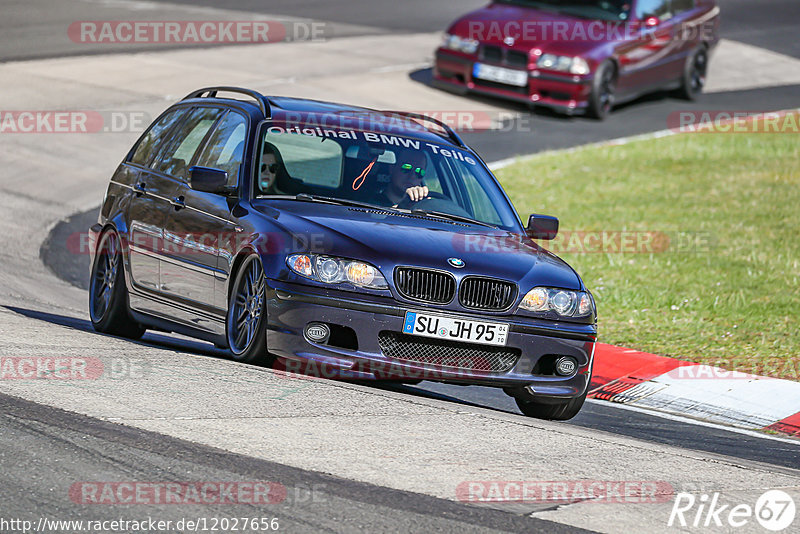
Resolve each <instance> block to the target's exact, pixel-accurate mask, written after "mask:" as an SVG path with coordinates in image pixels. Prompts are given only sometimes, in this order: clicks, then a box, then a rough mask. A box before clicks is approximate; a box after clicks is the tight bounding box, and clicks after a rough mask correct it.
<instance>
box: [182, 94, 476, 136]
mask: <svg viewBox="0 0 800 534" xmlns="http://www.w3.org/2000/svg"><path fill="white" fill-rule="evenodd" d="M221 92H222V93H232V94H235V95H236V97H235V98H225V97H219V96H218V94H219V93H221ZM242 96H246V97H249V98H248V99H246V100H244V99H242V98H241V97H242ZM190 102H191V103H194V102H202V103H207V104H208V103H217V104H224V105H231V104H234V103H235V105H236V107H237V108H239V109H242V110H243V111H246V112H247V113H249V114H250V116H251V119H253V120H254V122H255V121H259V122H260V120H263V119H271V120H272V121H274V122H278V123H290V124H291V125H292V126H301V127H303V126H315V127H317V126H318V127H320V128H322V129H336V128H341V129H344V130H359V131H371V132H376V133H384V134H392V135H401V136H406V137H413V138H415V139H419V140H422V141H429V142H434V143H438V144H442V143H444V144H449V145H452V146H454V147H458V148H464V149H467V146H466V145H465V144H464V142H463V141H462V140H461V138H460V137H459V136H458V134H457V133H455V132H454V131H453V130H452V128H450V126H448V125H447V124H445V123H444V122H442V121H439V120H437V119H435V118H433V117H429V116H427V115H422V114H418V113H411V112H400V111H382V110H375V109H369V108H365V107H359V106H351V105H347V104H337V103H334V102H324V101H321V100H311V99H306V98H293V97H284V96H264V95H261V94H260V93H258V92H256V91H252V90H249V89H242V88H239V87H207V88H204V89H198V90H197V91H194V92H193V93H190V94H189V95H187V96H186V97H185V98H184V99H183V100H182V101H181V103H190Z"/></svg>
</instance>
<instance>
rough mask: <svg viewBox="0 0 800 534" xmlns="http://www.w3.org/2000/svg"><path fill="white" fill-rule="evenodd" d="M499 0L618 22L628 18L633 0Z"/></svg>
mask: <svg viewBox="0 0 800 534" xmlns="http://www.w3.org/2000/svg"><path fill="white" fill-rule="evenodd" d="M497 2H498V3H501V4H515V5H520V6H526V7H532V8H536V9H543V10H546V11H555V12H557V13H562V14H564V15H570V16H573V17H579V18H584V19H592V20H608V21H616V22H620V21H625V20H628V17H629V16H630V12H631V4H632V0H497Z"/></svg>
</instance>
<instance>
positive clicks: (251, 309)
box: [226, 254, 273, 365]
mask: <svg viewBox="0 0 800 534" xmlns="http://www.w3.org/2000/svg"><path fill="white" fill-rule="evenodd" d="M226 331H227V337H228V347H229V348H230V351H231V354H232V355H233V359H234V360H236V361H239V362H243V363H254V364H261V365H264V364H269V363H271V362H272V360H273V358H271V357H270V356H269V353H268V352H267V334H266V332H267V303H266V278H265V276H264V268H263V266H262V264H261V258H260V257H259V256H258V254H251V255H250V256H248V257H247V258H246V259H245V260H244V261H243V262H242V266H241V268H240V269H239V272H238V274H237V275H236V279H235V281H234V283H233V289H232V290H231V296H230V299H229V302H228V320H227V322H226Z"/></svg>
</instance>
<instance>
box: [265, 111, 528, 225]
mask: <svg viewBox="0 0 800 534" xmlns="http://www.w3.org/2000/svg"><path fill="white" fill-rule="evenodd" d="M257 146H258V147H259V152H258V154H259V157H260V159H259V164H258V166H257V173H256V176H255V187H254V196H255V197H273V196H295V195H298V194H308V195H315V196H323V197H328V198H334V199H341V200H348V201H356V202H359V203H364V204H369V205H373V206H376V207H381V208H386V209H401V210H402V209H417V208H418V209H422V210H425V211H432V212H440V213H446V214H449V215H453V216H457V217H466V218H469V219H472V220H475V221H478V222H481V223H484V224H488V225H491V226H497V227H500V228H505V229H514V230H516V229H517V228H518V225H519V221H518V219H517V216H516V213H515V212H514V210H513V208H512V207H511V206H510V205H509V203H508V201H507V200H506V198H505V196H504V195H503V194H502V191H501V190H500V188H499V186H498V184H497V182H496V181H495V180H494V178H493V177H492V176H491V174H489V173H488V172H487V171H486V170H485V168H484V167H483V165H482V164H481V163H480V162H479V161H478V160H477V158H475V157H474V156H473V155H472V154H471V153H469V152H467V151H464V150H460V149H458V148H454V147H452V146H449V145H445V144H438V143H432V142H425V141H422V140H417V139H412V138H408V137H403V136H398V135H387V134H377V133H373V132H365V131H360V130H341V129H337V130H323V129H320V128H301V127H297V128H288V129H284V128H282V127H280V126H270V127H268V128H266V133H265V134H264V135H263V137H262V138H261V139H260V142H259V144H258V145H257ZM418 186H420V187H421V186H424V187H427V188H428V190H429V195H428V197H427V198H426V199H425V200H423V201H421V202H419V203H416V204H415V203H411V202H410V199H409V198H408V197H407V195H405V192H406V190H407V189H408V188H411V187H418Z"/></svg>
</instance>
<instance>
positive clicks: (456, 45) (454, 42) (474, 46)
mask: <svg viewBox="0 0 800 534" xmlns="http://www.w3.org/2000/svg"><path fill="white" fill-rule="evenodd" d="M479 45H480V43H479V42H478V41H476V40H475V39H465V38H462V37H459V36H458V35H450V34H449V33H446V34H444V36H443V37H442V47H444V48H449V49H450V50H456V51H458V52H464V53H465V54H474V53H475V52H477V51H478V46H479Z"/></svg>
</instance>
